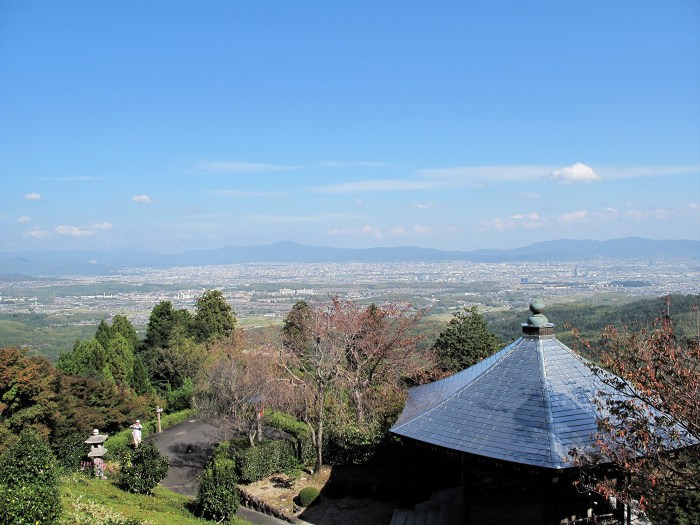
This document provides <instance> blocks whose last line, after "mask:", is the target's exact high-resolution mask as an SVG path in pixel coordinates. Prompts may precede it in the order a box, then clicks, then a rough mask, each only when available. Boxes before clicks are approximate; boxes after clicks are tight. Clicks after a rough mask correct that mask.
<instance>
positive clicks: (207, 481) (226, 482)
mask: <svg viewBox="0 0 700 525" xmlns="http://www.w3.org/2000/svg"><path fill="white" fill-rule="evenodd" d="M236 482H237V478H236V463H235V461H234V460H233V459H230V458H229V457H228V450H226V449H224V450H223V452H220V453H219V454H214V457H213V458H212V460H211V461H210V462H209V464H208V465H207V467H206V468H205V469H204V473H203V474H202V478H201V480H200V485H199V492H198V493H197V501H196V508H197V513H198V514H199V515H200V516H202V517H203V518H206V519H208V520H213V521H219V522H220V521H224V520H227V519H229V518H230V517H232V516H234V515H235V514H236V511H237V510H238V507H239V505H240V502H239V499H238V491H237V490H236Z"/></svg>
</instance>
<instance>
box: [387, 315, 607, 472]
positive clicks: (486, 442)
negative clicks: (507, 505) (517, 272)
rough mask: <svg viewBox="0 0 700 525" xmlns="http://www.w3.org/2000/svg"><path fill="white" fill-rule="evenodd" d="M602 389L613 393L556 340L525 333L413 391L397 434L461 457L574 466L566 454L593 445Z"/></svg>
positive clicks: (396, 425)
mask: <svg viewBox="0 0 700 525" xmlns="http://www.w3.org/2000/svg"><path fill="white" fill-rule="evenodd" d="M549 326H550V327H551V325H549ZM601 390H604V391H609V392H611V393H612V389H611V387H610V386H608V385H607V384H605V383H604V382H603V381H602V380H601V379H600V378H599V377H597V376H596V375H595V374H594V373H593V372H592V370H591V369H590V367H589V364H588V363H587V362H586V361H585V360H584V359H583V358H581V357H580V356H578V355H577V354H575V353H574V352H573V351H572V350H570V349H569V348H568V347H566V346H565V345H564V344H562V343H561V342H560V341H558V340H557V339H556V338H554V337H553V336H544V337H542V336H530V335H524V336H523V337H521V338H520V339H518V340H517V341H515V342H514V343H513V344H511V345H510V346H508V347H506V348H504V349H503V350H501V351H500V352H498V353H497V354H495V355H493V356H492V357H490V358H488V359H486V360H484V361H482V362H480V363H478V364H477V365H474V366H472V367H470V368H467V369H466V370H463V371H461V372H459V373H457V374H455V375H453V376H451V377H448V378H445V379H442V380H440V381H436V382H434V383H431V384H428V385H423V386H419V387H416V388H413V389H411V390H410V391H409V395H408V400H407V402H406V406H405V408H404V411H403V413H402V414H401V416H400V417H399V419H398V421H397V422H396V424H395V425H394V427H393V428H392V429H391V431H392V432H393V433H395V434H397V435H400V436H405V437H408V438H412V439H416V440H419V441H422V442H425V443H429V444H433V445H437V446H440V447H444V448H447V449H450V450H455V451H458V452H464V453H470V454H476V455H479V456H486V457H489V458H494V459H499V460H505V461H512V462H516V463H521V464H527V465H533V466H537V467H545V468H552V469H562V468H568V467H571V466H573V465H572V463H571V459H570V458H568V457H567V453H568V452H569V451H570V450H571V449H572V448H574V447H577V448H579V449H583V450H585V449H587V448H589V447H590V446H591V445H592V443H593V441H594V437H593V436H594V434H595V432H596V430H597V420H596V415H597V407H596V405H595V404H594V402H593V400H594V398H595V397H596V394H597V392H599V391H601Z"/></svg>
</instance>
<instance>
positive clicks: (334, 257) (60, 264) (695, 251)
mask: <svg viewBox="0 0 700 525" xmlns="http://www.w3.org/2000/svg"><path fill="white" fill-rule="evenodd" d="M598 257H604V258H616V259H631V258H649V259H660V258H665V257H693V258H700V241H692V240H675V241H670V240H666V241H655V240H650V239H643V238H639V237H629V238H625V239H615V240H610V241H593V240H571V239H562V240H557V241H544V242H538V243H535V244H530V245H528V246H523V247H521V248H514V249H511V250H473V251H468V252H465V251H456V250H455V251H445V250H434V249H430V248H416V247H411V246H401V247H396V248H367V249H351V248H328V247H323V246H306V245H302V244H298V243H295V242H277V243H274V244H268V245H262V246H226V247H223V248H218V249H212V250H192V251H187V252H183V253H178V254H171V255H163V254H147V253H135V252H91V251H35V252H6V253H0V275H4V274H22V275H31V276H56V275H100V274H107V273H110V272H113V271H116V270H117V269H120V268H125V267H153V266H188V265H193V266H194V265H197V266H199V265H207V264H235V263H253V262H260V263H266V262H267V263H273V262H278V263H284V262H350V261H357V262H392V261H472V262H513V261H547V260H549V261H576V260H585V259H593V258H598Z"/></svg>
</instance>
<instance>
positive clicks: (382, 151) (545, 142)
mask: <svg viewBox="0 0 700 525" xmlns="http://www.w3.org/2000/svg"><path fill="white" fill-rule="evenodd" d="M627 236H643V237H649V238H655V239H667V238H668V239H680V238H689V239H700V3H698V2H697V1H695V0H688V1H682V0H676V1H669V2H661V1H657V2H651V1H648V2H647V1H642V2H640V1H638V0H636V1H616V2H609V1H588V2H562V1H560V0H558V1H551V2H545V1H532V2H522V1H515V0H514V1H493V2H469V1H465V0H460V1H436V2H427V1H421V2H412V1H404V2H398V1H389V0H386V1H364V0H354V1H353V2H327V1H298V2H292V1H282V0H278V1H265V0H261V1H255V2H244V1H213V0H210V1H202V2H195V1H189V2H181V1H150V2H129V1H121V2H93V1H89V2H88V1H85V2H79V1H68V0H66V1H62V2H55V1H35V0H27V1H25V0H22V1H20V0H3V1H2V2H0V250H3V251H17V250H43V249H49V250H53V249H90V250H138V251H157V252H179V251H184V250H188V249H194V248H214V247H221V246H226V245H254V244H267V243H270V242H274V241H279V240H294V241H297V242H301V243H305V244H312V245H324V246H338V247H357V248H362V247H370V246H398V245H413V246H422V247H434V248H440V249H458V250H468V249H475V248H509V247H515V246H523V245H526V244H530V243H533V242H537V241H542V240H550V239H559V238H574V239H590V238H592V239H600V240H605V239H613V238H618V237H627Z"/></svg>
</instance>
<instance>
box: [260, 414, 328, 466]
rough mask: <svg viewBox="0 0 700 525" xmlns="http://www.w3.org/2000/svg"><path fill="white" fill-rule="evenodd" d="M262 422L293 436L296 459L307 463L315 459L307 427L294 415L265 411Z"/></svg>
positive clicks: (314, 451)
mask: <svg viewBox="0 0 700 525" xmlns="http://www.w3.org/2000/svg"><path fill="white" fill-rule="evenodd" d="M263 421H264V423H265V425H267V426H268V427H272V428H276V429H278V430H281V431H283V432H286V433H287V434H290V435H291V436H293V437H294V445H295V448H296V454H297V459H298V460H299V461H300V462H301V463H303V464H305V465H309V464H311V463H313V462H314V461H315V460H316V450H315V448H314V445H313V443H312V442H311V438H310V436H309V427H308V426H307V424H306V423H303V422H301V421H299V420H298V419H296V418H295V417H294V416H290V415H289V414H285V413H284V412H276V411H274V410H273V411H271V412H266V413H265V418H264V420H263Z"/></svg>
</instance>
